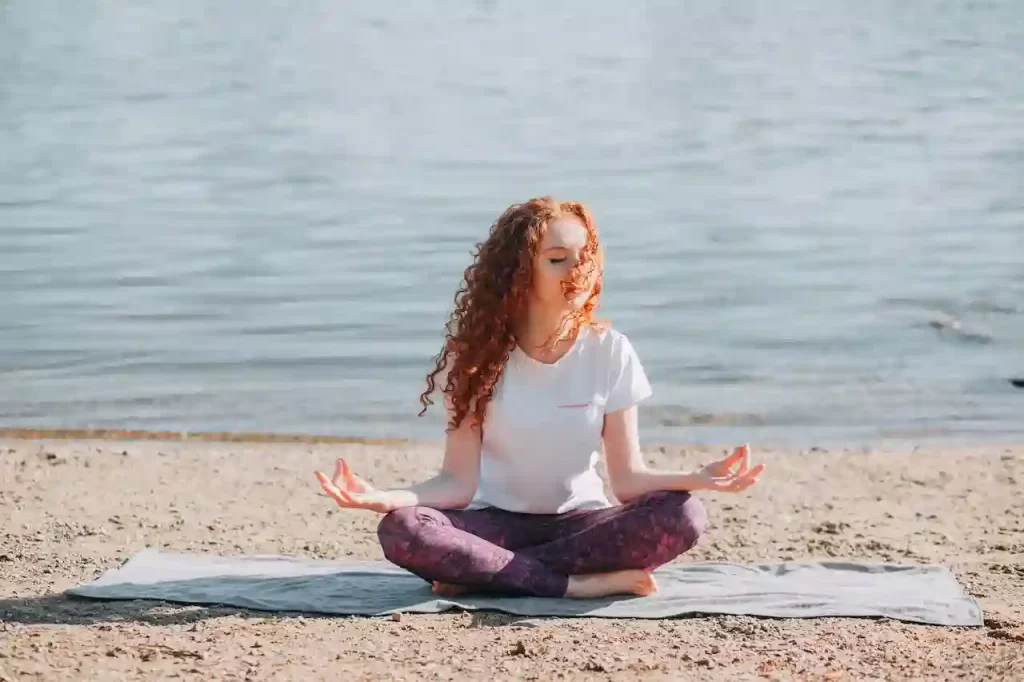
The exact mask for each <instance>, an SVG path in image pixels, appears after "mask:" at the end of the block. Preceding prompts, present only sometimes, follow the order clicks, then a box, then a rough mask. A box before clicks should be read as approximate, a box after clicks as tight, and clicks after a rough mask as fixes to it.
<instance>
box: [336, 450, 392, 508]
mask: <svg viewBox="0 0 1024 682" xmlns="http://www.w3.org/2000/svg"><path fill="white" fill-rule="evenodd" d="M316 477H317V480H319V481H320V487H321V488H323V490H324V492H325V493H327V494H328V495H330V496H331V497H332V498H334V501H335V502H337V503H338V506H339V507H343V508H345V509H366V510H368V511H375V512H377V513H379V514H387V513H388V512H392V511H394V510H395V508H396V507H395V504H394V502H393V501H391V500H390V499H389V497H390V496H389V495H388V493H387V492H386V491H382V490H377V489H376V488H374V487H373V486H372V485H371V484H370V483H369V482H367V481H366V480H364V479H362V478H360V477H359V476H356V475H355V474H354V473H352V470H351V469H349V467H348V463H347V462H346V461H345V460H344V459H340V458H339V459H338V462H337V463H336V464H335V466H334V477H333V478H327V475H326V474H325V473H323V472H322V471H318V472H316Z"/></svg>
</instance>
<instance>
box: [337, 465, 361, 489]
mask: <svg viewBox="0 0 1024 682" xmlns="http://www.w3.org/2000/svg"><path fill="white" fill-rule="evenodd" d="M341 465H342V467H343V469H344V474H345V484H346V487H347V488H348V489H349V490H360V489H361V487H360V485H359V481H358V476H356V475H355V474H353V473H352V470H351V469H349V468H348V462H346V461H345V460H341Z"/></svg>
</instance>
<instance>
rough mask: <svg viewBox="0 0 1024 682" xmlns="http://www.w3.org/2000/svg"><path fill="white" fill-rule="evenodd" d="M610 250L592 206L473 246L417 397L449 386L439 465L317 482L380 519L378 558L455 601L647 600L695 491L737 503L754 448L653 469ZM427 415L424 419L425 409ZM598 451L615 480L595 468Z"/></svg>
mask: <svg viewBox="0 0 1024 682" xmlns="http://www.w3.org/2000/svg"><path fill="white" fill-rule="evenodd" d="M602 271H603V254H602V251H601V249H600V246H599V243H598V234H597V228H596V226H595V224H594V220H593V218H592V216H591V214H590V212H589V211H588V210H587V208H586V207H584V206H583V205H582V204H579V203H575V202H557V201H555V200H553V199H552V198H550V197H542V198H539V199H532V200H530V201H528V202H526V203H524V204H517V205H513V206H511V207H509V208H508V209H507V210H506V211H505V212H504V213H503V214H502V215H501V216H500V217H499V218H498V220H497V221H496V222H495V223H494V224H493V226H492V227H491V231H490V235H489V236H488V238H487V240H486V241H484V242H483V243H482V244H480V245H479V246H478V249H477V253H476V254H475V257H474V261H473V263H472V264H471V265H470V266H469V268H468V269H467V270H466V272H465V281H464V283H463V285H462V287H461V288H460V289H459V292H458V293H457V295H456V297H455V310H454V312H453V313H452V314H451V318H450V320H449V322H448V325H447V334H446V338H445V343H444V346H443V347H442V349H441V352H440V353H439V354H438V356H437V358H436V366H435V368H434V370H433V371H432V372H431V373H430V374H429V375H428V377H427V388H426V391H425V392H424V393H423V395H422V396H421V397H420V400H421V402H422V403H423V409H424V411H425V410H426V409H427V407H428V406H429V405H431V404H432V401H431V400H430V394H431V393H432V392H433V391H434V389H435V388H436V387H437V386H438V385H440V386H442V387H443V388H442V392H443V394H444V398H445V400H444V402H445V405H446V408H447V415H448V428H447V440H446V445H445V453H444V461H443V464H442V466H441V470H440V472H439V473H438V474H437V475H436V476H434V477H433V478H430V479H429V480H427V481H425V482H423V483H420V484H418V485H414V486H412V487H409V488H404V489H398V490H378V489H376V488H374V487H373V486H372V485H370V484H369V483H368V482H367V481H365V480H364V479H362V478H360V477H359V476H357V475H355V474H354V473H352V472H351V471H350V470H349V468H348V465H347V464H346V463H345V461H344V460H338V464H337V468H336V470H335V473H334V477H333V478H328V477H327V476H326V475H325V474H323V473H322V472H317V477H318V479H319V480H320V484H321V486H322V487H323V489H324V491H325V492H327V493H328V494H329V495H330V496H331V497H333V498H334V500H335V501H336V502H337V503H338V504H339V505H340V506H342V507H346V508H351V509H367V510H371V511H375V512H379V513H381V514H385V516H384V518H383V519H382V520H381V522H380V526H379V528H378V536H379V538H380V542H381V546H382V548H383V550H384V555H385V556H386V557H387V558H388V559H389V560H390V561H391V562H393V563H395V564H397V565H399V566H401V567H403V568H406V569H407V570H409V571H411V572H412V573H414V574H416V575H418V576H420V577H422V578H423V579H425V580H427V581H430V582H432V583H433V587H434V591H435V592H437V593H438V594H442V595H453V594H457V593H459V592H462V591H467V590H485V591H488V592H500V593H506V594H520V595H533V596H542V597H570V598H586V597H598V596H605V595H612V594H638V595H646V594H649V593H651V592H653V591H654V590H656V589H657V585H656V584H655V581H654V579H653V577H652V576H651V571H653V570H654V568H655V567H657V566H660V565H661V564H664V563H666V562H668V561H671V560H672V559H674V558H676V557H677V556H679V555H680V554H682V553H683V552H685V551H687V550H688V549H690V548H691V547H693V545H694V544H695V543H696V542H697V539H698V538H699V537H700V535H701V533H702V532H703V530H704V527H705V524H706V516H705V511H704V507H703V505H702V504H701V502H700V501H699V500H698V499H697V498H696V497H694V496H693V495H692V494H691V493H692V492H693V491H696V490H716V491H728V492H739V491H742V490H745V489H746V488H747V487H749V486H751V485H753V484H754V482H755V481H756V480H757V477H758V475H759V474H760V473H761V471H762V469H763V465H760V464H759V465H757V466H754V467H750V466H749V464H748V459H749V448H747V446H741V447H739V448H737V449H736V450H735V451H734V452H733V453H732V454H731V455H729V456H728V457H726V458H725V459H723V460H720V461H718V462H715V463H712V464H710V465H708V466H706V467H704V468H703V469H701V470H700V471H697V472H695V473H683V472H672V471H659V470H654V469H650V468H648V467H647V466H646V465H645V463H644V460H643V457H642V455H641V452H640V445H639V438H638V433H637V407H636V405H637V403H639V402H640V401H641V400H643V399H645V398H647V397H648V396H649V395H650V393H651V388H650V385H649V384H648V381H647V377H646V376H645V374H644V370H643V367H642V366H641V364H640V361H639V359H638V358H637V355H636V353H635V352H634V350H633V347H632V346H631V345H630V343H629V341H628V339H627V338H626V337H625V336H624V335H623V334H621V333H619V332H617V331H615V330H614V329H611V328H610V327H609V326H608V325H607V324H605V323H602V322H598V321H595V320H594V309H595V308H596V307H597V303H598V300H599V297H600V294H601V284H602ZM420 414H421V415H422V414H423V413H422V412H421V413H420ZM602 449H603V452H604V456H605V462H606V468H607V472H608V483H609V487H610V489H611V492H612V494H613V496H614V497H615V498H617V500H618V504H614V505H613V504H612V502H611V501H610V500H609V499H608V497H607V496H606V495H605V492H604V486H603V484H602V480H601V478H600V476H599V475H598V473H597V469H596V465H597V462H598V459H599V456H600V451H601V450H602Z"/></svg>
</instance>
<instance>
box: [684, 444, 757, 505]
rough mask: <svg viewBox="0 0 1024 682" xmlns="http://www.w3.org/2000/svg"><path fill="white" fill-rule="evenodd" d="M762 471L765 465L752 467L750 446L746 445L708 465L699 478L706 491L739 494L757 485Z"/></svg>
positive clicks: (701, 471) (699, 474)
mask: <svg viewBox="0 0 1024 682" xmlns="http://www.w3.org/2000/svg"><path fill="white" fill-rule="evenodd" d="M762 471H764V464H763V463H762V464H758V465H756V466H753V467H751V466H750V446H749V445H746V444H744V445H741V446H739V447H738V448H736V449H735V450H733V451H732V454H730V455H729V456H727V457H724V458H722V459H720V460H718V461H717V462H712V463H711V464H708V465H706V466H705V467H704V468H702V469H701V470H700V472H699V473H698V474H697V476H698V478H699V480H700V484H701V488H703V489H704V490H714V491H717V492H723V493H739V492H743V491H744V490H746V489H747V488H749V487H750V486H752V485H754V484H755V483H757V477H758V476H760V475H761V472H762Z"/></svg>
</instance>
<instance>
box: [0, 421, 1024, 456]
mask: <svg viewBox="0 0 1024 682" xmlns="http://www.w3.org/2000/svg"><path fill="white" fill-rule="evenodd" d="M441 428H442V427H439V429H438V431H439V435H438V437H436V438H417V437H398V436H394V437H376V436H343V435H337V434H329V433H321V434H317V433H299V432H288V431H187V430H175V429H126V428H115V427H108V428H84V427H83V428H77V427H21V426H0V440H18V441H43V440H48V441H75V440H90V441H125V442H147V441H163V442H178V443H211V444H214V443H238V444H245V443H252V444H258V443H279V444H284V445H287V444H309V445H375V446H391V447H394V446H403V445H404V446H433V447H440V446H443V444H444V435H443V431H442V430H441ZM688 430H689V431H692V430H693V429H687V427H680V431H684V432H685V431H688ZM744 442H748V443H750V444H751V445H752V446H753V447H754V448H755V449H765V450H794V451H796V450H807V451H810V452H817V451H821V452H831V451H844V452H848V451H854V450H856V451H867V450H879V449H881V450H886V451H895V452H906V451H915V450H919V449H921V448H942V449H947V450H949V449H952V450H961V449H978V448H981V449H986V450H992V449H997V448H1004V449H1014V448H1018V447H1024V435H1020V434H1012V433H1005V434H998V435H993V434H985V435H978V434H973V435H968V434H949V435H934V436H931V437H918V436H914V435H907V436H902V437H881V436H879V437H877V438H874V439H856V438H845V439H844V438H840V437H834V438H819V439H806V440H799V441H798V440H796V439H782V440H772V439H767V438H763V437H762V438H759V437H757V434H756V433H755V434H751V435H750V436H749V437H748V438H747V439H742V438H740V439H736V440H732V441H722V442H704V441H701V440H699V439H674V440H664V439H661V440H659V439H656V438H650V439H647V438H644V436H643V427H642V426H641V449H643V450H647V449H658V448H660V449H665V448H686V449H694V450H699V451H706V452H711V451H715V452H717V451H721V450H723V449H728V448H730V447H733V446H735V445H739V444H741V443H744Z"/></svg>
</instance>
